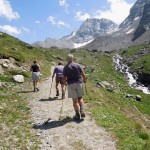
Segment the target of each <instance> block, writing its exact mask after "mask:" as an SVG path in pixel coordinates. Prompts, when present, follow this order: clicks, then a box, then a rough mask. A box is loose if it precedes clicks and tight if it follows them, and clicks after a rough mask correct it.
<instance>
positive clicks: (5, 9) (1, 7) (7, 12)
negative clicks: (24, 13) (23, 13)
mask: <svg viewBox="0 0 150 150" xmlns="http://www.w3.org/2000/svg"><path fill="white" fill-rule="evenodd" d="M0 16H2V17H5V18H7V19H8V20H9V21H11V20H13V19H18V18H19V14H18V13H17V12H15V11H13V9H12V7H11V4H10V2H9V1H8V0H0Z"/></svg>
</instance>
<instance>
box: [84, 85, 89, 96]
mask: <svg viewBox="0 0 150 150" xmlns="http://www.w3.org/2000/svg"><path fill="white" fill-rule="evenodd" d="M84 87H85V93H86V95H88V92H87V87H86V83H84Z"/></svg>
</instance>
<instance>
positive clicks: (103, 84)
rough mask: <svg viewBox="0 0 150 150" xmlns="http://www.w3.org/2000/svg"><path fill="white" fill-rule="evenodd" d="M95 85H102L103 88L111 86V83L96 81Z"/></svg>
mask: <svg viewBox="0 0 150 150" xmlns="http://www.w3.org/2000/svg"><path fill="white" fill-rule="evenodd" d="M96 86H98V87H103V88H109V87H112V85H111V84H110V83H109V82H107V81H103V82H97V83H96Z"/></svg>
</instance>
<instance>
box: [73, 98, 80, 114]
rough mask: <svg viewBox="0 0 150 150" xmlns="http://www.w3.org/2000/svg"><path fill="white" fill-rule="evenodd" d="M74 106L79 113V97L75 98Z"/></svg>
mask: <svg viewBox="0 0 150 150" xmlns="http://www.w3.org/2000/svg"><path fill="white" fill-rule="evenodd" d="M72 100H73V108H74V110H75V112H76V113H79V112H80V106H79V103H78V99H77V98H73V99H72Z"/></svg>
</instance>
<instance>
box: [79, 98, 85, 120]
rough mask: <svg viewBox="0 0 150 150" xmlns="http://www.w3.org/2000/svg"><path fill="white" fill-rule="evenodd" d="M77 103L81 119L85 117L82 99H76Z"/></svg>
mask: <svg viewBox="0 0 150 150" xmlns="http://www.w3.org/2000/svg"><path fill="white" fill-rule="evenodd" d="M78 102H79V106H80V113H81V117H85V113H84V101H83V98H82V97H78Z"/></svg>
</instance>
